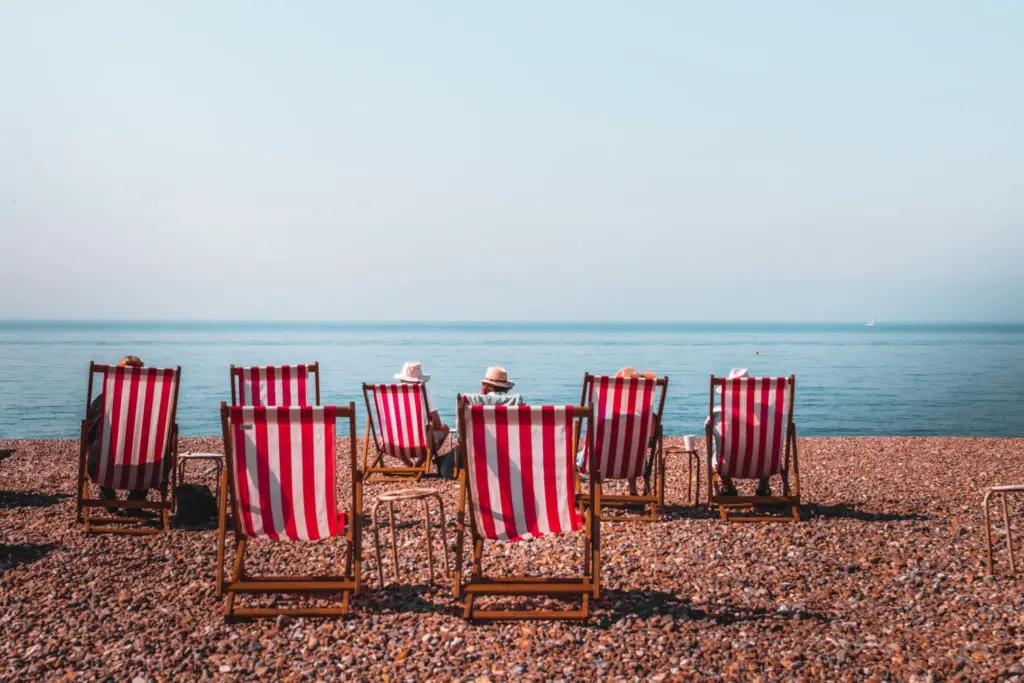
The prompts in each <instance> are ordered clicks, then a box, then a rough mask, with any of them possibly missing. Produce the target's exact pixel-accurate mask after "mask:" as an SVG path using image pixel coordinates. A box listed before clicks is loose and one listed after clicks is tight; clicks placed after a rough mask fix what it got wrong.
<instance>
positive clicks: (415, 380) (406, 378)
mask: <svg viewBox="0 0 1024 683" xmlns="http://www.w3.org/2000/svg"><path fill="white" fill-rule="evenodd" d="M394 378H395V379H397V380H399V381H401V382H403V383H405V384H426V383H427V382H429V381H430V375H427V374H424V372H423V366H422V365H420V363H419V361H414V360H410V361H406V362H405V363H404V364H403V365H402V371H401V372H399V373H395V375H394Z"/></svg>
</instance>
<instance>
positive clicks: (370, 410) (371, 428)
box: [363, 382, 443, 481]
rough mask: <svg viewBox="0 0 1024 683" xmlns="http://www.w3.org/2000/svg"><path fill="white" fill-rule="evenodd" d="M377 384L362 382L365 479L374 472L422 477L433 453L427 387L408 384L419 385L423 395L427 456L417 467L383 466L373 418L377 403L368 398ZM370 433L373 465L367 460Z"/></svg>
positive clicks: (415, 477) (389, 476)
mask: <svg viewBox="0 0 1024 683" xmlns="http://www.w3.org/2000/svg"><path fill="white" fill-rule="evenodd" d="M377 386H378V385H376V384H367V383H366V382H363V400H364V401H366V435H365V436H364V438H363V476H364V477H365V480H366V481H369V480H370V475H371V474H374V473H377V474H380V475H382V476H383V477H384V478H385V479H387V478H404V477H412V478H413V479H415V480H416V481H419V480H420V479H422V478H423V475H424V474H427V473H428V472H430V465H431V463H433V461H434V455H435V453H434V430H433V429H432V428H431V424H430V400H429V399H428V398H427V388H426V387H425V386H424V385H423V384H410V386H417V387H419V391H421V392H422V396H423V408H424V412H425V413H426V420H427V421H426V423H425V424H424V425H423V433H424V439H423V441H424V443H425V444H426V447H427V457H426V458H425V459H424V460H423V464H422V465H419V466H417V467H385V466H384V455H385V453H384V449H383V448H382V444H381V441H380V440H378V438H377V427H378V425H377V420H376V419H375V418H374V416H375V415H376V414H377V404H376V402H375V401H373V402H371V400H370V393H371V392H373V393H374V394H375V395H376V391H377ZM371 434H373V447H374V448H376V449H377V458H376V460H374V462H373V465H370V462H369V456H370V435H371ZM382 438H383V437H382ZM442 445H443V444H442Z"/></svg>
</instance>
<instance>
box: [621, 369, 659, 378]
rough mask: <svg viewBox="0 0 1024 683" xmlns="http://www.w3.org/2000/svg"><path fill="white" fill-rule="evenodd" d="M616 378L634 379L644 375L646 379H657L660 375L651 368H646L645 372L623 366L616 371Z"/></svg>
mask: <svg viewBox="0 0 1024 683" xmlns="http://www.w3.org/2000/svg"><path fill="white" fill-rule="evenodd" d="M615 377H616V378H625V379H634V378H637V377H642V378H644V379H657V378H658V375H657V374H655V373H653V372H651V371H650V370H644V371H643V372H637V371H636V370H634V369H633V368H622V369H621V370H619V371H618V372H616V373H615Z"/></svg>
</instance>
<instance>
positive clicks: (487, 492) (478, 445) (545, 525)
mask: <svg viewBox="0 0 1024 683" xmlns="http://www.w3.org/2000/svg"><path fill="white" fill-rule="evenodd" d="M457 410H458V411H459V415H460V416H461V419H460V420H459V436H460V439H459V458H460V460H461V461H462V463H463V465H464V466H463V467H462V468H460V471H459V512H458V541H457V544H456V551H455V553H456V563H455V577H454V581H453V592H454V595H455V598H456V599H464V605H465V611H464V615H465V617H466V618H467V619H471V620H472V619H550V618H562V619H586V618H587V617H588V616H589V613H590V598H592V597H593V598H597V597H598V586H599V584H600V566H601V562H600V546H601V543H600V525H599V524H598V522H597V519H598V516H599V515H600V512H601V482H600V478H599V477H597V476H593V473H592V476H591V477H590V499H591V501H592V503H591V512H590V513H588V514H586V515H580V514H579V511H578V509H577V507H576V500H575V498H576V496H575V489H574V484H573V473H574V471H575V464H574V462H573V459H574V453H573V433H572V430H573V422H574V420H575V419H584V420H586V421H587V422H588V430H587V434H588V437H587V438H588V439H589V438H591V437H590V436H589V435H590V430H589V422H590V417H591V415H592V411H591V409H590V408H586V407H578V408H577V407H572V406H559V407H555V406H542V407H528V406H471V405H468V404H466V403H464V402H463V397H462V396H459V398H458V400H457ZM467 507H468V508H469V510H470V512H471V515H470V523H469V527H470V533H471V537H472V545H473V555H472V557H473V560H472V570H471V573H470V576H469V579H468V580H467V581H466V582H465V583H463V581H462V573H463V568H464V566H463V556H462V548H463V539H464V537H465V528H466V508H467ZM581 529H582V530H583V531H584V538H585V541H586V544H585V551H584V558H583V570H582V574H581V575H578V576H573V577H563V578H556V577H539V576H502V577H488V576H485V575H484V572H483V554H484V542H485V541H523V540H525V539H530V538H537V537H539V536H544V535H548V534H562V533H567V532H572V531H579V530H581ZM479 595H500V596H518V595H522V596H533V595H553V596H580V597H581V598H582V602H583V604H582V607H581V608H580V609H579V610H567V611H550V610H494V609H491V610H487V609H485V610H481V609H477V608H475V607H474V600H475V598H476V597H477V596H479Z"/></svg>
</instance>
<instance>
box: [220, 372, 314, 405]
mask: <svg viewBox="0 0 1024 683" xmlns="http://www.w3.org/2000/svg"><path fill="white" fill-rule="evenodd" d="M309 372H310V368H309V366H308V365H280V366H276V367H275V366H267V367H248V368H240V367H233V368H232V374H233V375H234V377H233V381H234V383H235V387H236V388H237V390H238V395H237V398H238V399H239V404H240V405H243V406H308V405H310V403H311V402H310V400H309Z"/></svg>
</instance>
